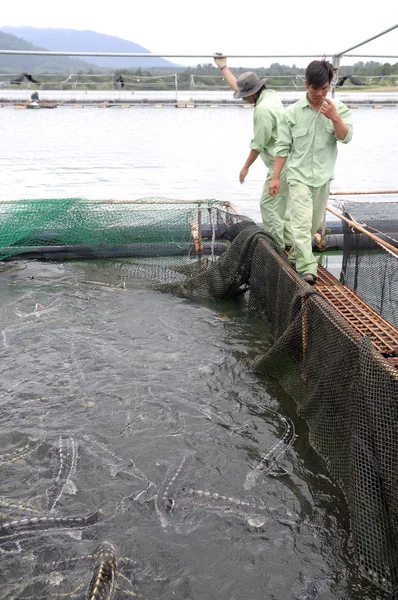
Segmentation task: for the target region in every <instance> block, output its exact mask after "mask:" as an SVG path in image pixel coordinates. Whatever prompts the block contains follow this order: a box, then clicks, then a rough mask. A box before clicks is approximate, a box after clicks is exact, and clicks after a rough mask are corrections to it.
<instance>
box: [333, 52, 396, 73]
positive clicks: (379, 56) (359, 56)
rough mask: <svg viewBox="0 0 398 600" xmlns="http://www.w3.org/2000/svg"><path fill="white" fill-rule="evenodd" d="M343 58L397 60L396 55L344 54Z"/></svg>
mask: <svg viewBox="0 0 398 600" xmlns="http://www.w3.org/2000/svg"><path fill="white" fill-rule="evenodd" d="M344 56H351V57H352V58H398V55H397V54H344ZM388 77H390V75H388Z"/></svg>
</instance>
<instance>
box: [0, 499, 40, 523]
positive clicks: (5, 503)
mask: <svg viewBox="0 0 398 600" xmlns="http://www.w3.org/2000/svg"><path fill="white" fill-rule="evenodd" d="M6 514H7V515H8V518H9V515H13V516H20V515H21V516H23V517H25V516H26V515H27V514H28V515H43V511H41V510H39V509H38V508H35V507H34V506H30V505H28V504H22V503H21V502H18V501H16V500H12V499H10V498H4V497H3V496H1V497H0V519H6V518H7V517H6Z"/></svg>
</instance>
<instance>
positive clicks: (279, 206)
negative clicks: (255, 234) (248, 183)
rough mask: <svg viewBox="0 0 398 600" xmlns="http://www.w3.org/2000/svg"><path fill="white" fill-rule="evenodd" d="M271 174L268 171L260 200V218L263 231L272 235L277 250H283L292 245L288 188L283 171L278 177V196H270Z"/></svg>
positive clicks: (271, 170)
mask: <svg viewBox="0 0 398 600" xmlns="http://www.w3.org/2000/svg"><path fill="white" fill-rule="evenodd" d="M273 174H274V170H273V169H269V170H268V173H267V179H266V180H265V183H264V187H263V193H262V195H261V200H260V211H261V218H262V221H263V225H264V231H265V232H266V233H269V234H270V235H272V237H273V238H274V240H275V241H276V243H277V245H278V246H279V248H281V249H282V250H284V249H285V246H291V245H292V243H293V236H292V231H291V227H290V210H289V186H288V183H287V181H286V171H285V169H283V170H282V173H281V175H280V186H281V187H280V190H279V194H278V195H277V196H271V195H270V193H269V186H270V183H271V181H272V177H273Z"/></svg>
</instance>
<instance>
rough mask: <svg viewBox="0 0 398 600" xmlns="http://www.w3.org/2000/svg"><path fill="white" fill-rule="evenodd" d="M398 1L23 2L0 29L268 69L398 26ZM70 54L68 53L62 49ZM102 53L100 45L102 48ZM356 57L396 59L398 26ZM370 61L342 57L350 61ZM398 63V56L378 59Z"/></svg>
mask: <svg viewBox="0 0 398 600" xmlns="http://www.w3.org/2000/svg"><path fill="white" fill-rule="evenodd" d="M397 6H398V2H397V1H396V0H373V2H370V1H369V2H365V1H363V2H359V0H326V1H323V2H322V1H321V2H319V1H318V2H308V1H305V0H301V1H299V0H294V1H293V0H283V1H280V2H275V1H273V2H266V1H264V0H251V1H250V2H247V1H242V0H240V1H239V0H236V2H232V1H230V2H221V1H220V0H218V1H217V0H211V1H210V0H201V1H198V2H189V1H187V0H168V1H166V0H144V1H142V0H128V1H127V0H114V1H113V2H107V3H105V2H100V1H98V0H96V1H95V2H94V1H93V0H68V1H67V2H61V3H60V2H54V0H40V1H39V2H35V1H31V2H28V1H27V0H23V2H22V4H21V2H12V1H11V2H10V1H4V2H2V9H1V12H0V26H5V25H12V26H26V25H30V26H32V27H62V28H66V29H89V30H92V31H96V32H98V33H105V34H108V35H115V36H118V37H121V38H123V39H126V40H130V41H132V42H135V43H137V44H140V45H141V46H144V47H145V48H147V49H148V50H150V52H152V53H155V54H163V55H171V54H174V55H181V54H191V55H192V54H194V55H196V54H200V55H201V58H186V59H183V58H179V59H178V60H177V59H175V60H173V59H171V60H172V61H173V62H178V63H181V64H189V65H196V64H198V63H199V62H202V63H203V62H210V61H211V60H212V59H211V58H209V59H206V57H207V56H209V55H211V54H212V53H213V52H217V51H222V52H224V53H226V54H233V55H249V54H250V55H278V56H279V57H281V58H279V59H278V58H272V59H267V58H264V59H261V60H254V59H243V60H238V59H235V58H231V59H230V61H229V64H230V65H231V66H234V65H235V66H238V65H242V66H253V68H255V67H259V66H269V64H270V63H271V62H280V63H282V64H293V62H295V63H296V64H297V65H298V66H305V65H306V64H308V62H309V61H310V60H312V59H311V58H302V59H294V58H282V55H287V54H294V55H303V54H306V55H317V57H321V56H322V55H323V54H325V55H331V54H334V53H338V52H343V51H345V50H346V49H348V48H350V47H352V46H355V45H356V44H359V43H361V42H363V41H365V40H366V39H368V38H370V37H372V36H374V35H377V34H379V33H381V32H382V31H385V30H386V29H389V28H390V27H393V26H394V25H396V24H397V23H398V9H397ZM65 50H67V48H65ZM97 50H98V51H101V48H98V49H97ZM352 54H362V55H363V54H371V55H373V56H374V55H392V56H394V55H395V56H398V28H396V29H394V30H393V31H391V32H389V33H387V34H386V35H384V36H382V37H381V38H379V39H378V40H375V41H373V42H369V43H368V44H366V45H364V46H362V47H360V48H358V49H356V50H353V51H352ZM360 60H365V61H366V60H372V59H371V58H364V59H361V58H345V59H344V61H343V62H342V65H344V64H353V63H354V62H358V61H360ZM375 60H377V61H379V62H390V63H396V62H398V58H393V57H391V58H386V59H384V58H375Z"/></svg>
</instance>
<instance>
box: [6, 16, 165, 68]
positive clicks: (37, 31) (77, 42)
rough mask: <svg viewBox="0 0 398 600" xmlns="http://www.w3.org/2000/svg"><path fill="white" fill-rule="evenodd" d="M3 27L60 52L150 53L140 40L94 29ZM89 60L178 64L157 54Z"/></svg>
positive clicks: (128, 65)
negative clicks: (129, 39) (141, 44)
mask: <svg viewBox="0 0 398 600" xmlns="http://www.w3.org/2000/svg"><path fill="white" fill-rule="evenodd" d="M0 31H3V32H5V33H8V34H12V35H14V36H18V37H20V38H23V39H24V40H27V42H30V43H31V44H35V45H36V46H41V47H45V48H47V49H48V50H55V51H59V52H112V53H113V52H126V53H140V54H150V51H149V50H147V49H146V48H144V47H143V46H140V45H139V44H135V43H134V42H130V41H128V40H124V39H122V38H119V37H115V36H112V35H105V34H103V33H97V32H95V31H79V30H77V29H55V28H38V27H6V26H4V27H0ZM25 43H26V42H25ZM43 58H44V57H43ZM90 62H91V63H92V64H94V65H96V66H97V67H105V68H108V69H137V68H141V69H148V68H149V69H151V68H153V67H155V68H167V67H174V66H176V65H174V64H173V63H172V62H169V61H168V60H164V59H163V58H156V57H155V58H149V57H148V58H138V57H137V58H119V57H109V58H106V57H101V56H100V57H97V56H95V57H90Z"/></svg>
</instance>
